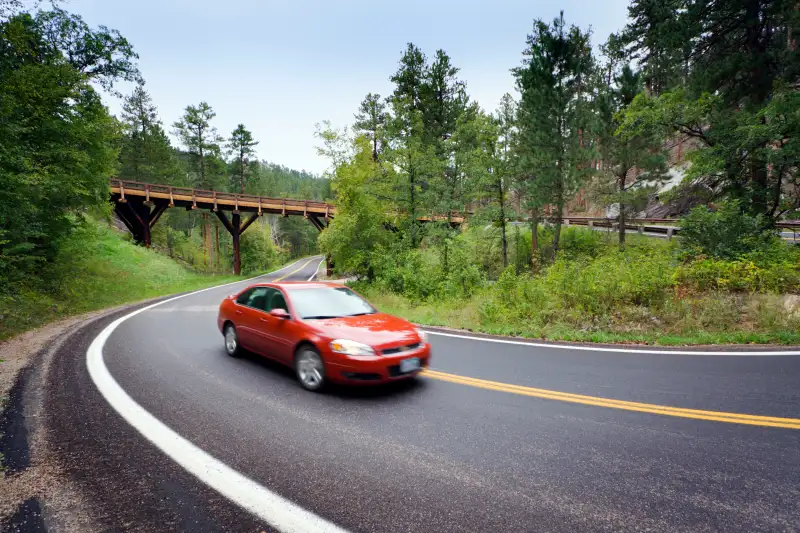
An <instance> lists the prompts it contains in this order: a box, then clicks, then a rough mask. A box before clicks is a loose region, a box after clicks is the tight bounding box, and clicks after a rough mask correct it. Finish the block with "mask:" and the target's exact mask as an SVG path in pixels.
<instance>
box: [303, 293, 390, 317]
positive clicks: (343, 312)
mask: <svg viewBox="0 0 800 533" xmlns="http://www.w3.org/2000/svg"><path fill="white" fill-rule="evenodd" d="M289 297H290V298H291V300H292V305H293V306H294V310H295V312H296V313H297V314H298V315H299V316H300V318H304V319H307V320H308V319H315V318H320V319H321V318H338V317H343V316H358V315H371V314H373V313H376V312H377V311H375V309H374V308H373V307H372V306H371V305H370V304H369V303H367V302H366V300H364V299H363V298H361V297H360V296H359V295H357V294H356V293H354V292H353V291H351V290H350V289H348V288H345V287H314V288H309V289H289Z"/></svg>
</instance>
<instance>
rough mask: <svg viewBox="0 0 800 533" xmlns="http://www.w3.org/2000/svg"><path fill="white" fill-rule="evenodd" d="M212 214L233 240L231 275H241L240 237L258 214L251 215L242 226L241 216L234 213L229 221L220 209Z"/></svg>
mask: <svg viewBox="0 0 800 533" xmlns="http://www.w3.org/2000/svg"><path fill="white" fill-rule="evenodd" d="M214 213H215V214H216V215H217V218H219V220H220V222H222V225H223V226H225V229H226V230H228V233H230V234H231V239H232V240H233V273H234V274H236V275H237V276H238V275H239V274H241V273H242V256H241V252H240V250H241V247H240V246H241V236H242V233H244V231H245V230H246V229H247V228H249V227H250V224H252V223H253V222H255V220H256V219H257V218H258V213H253V214H252V215H251V216H250V218H248V219H247V220H246V221H245V222H244V224H242V216H241V215H240V214H239V213H238V212H236V211H234V212H233V214H232V215H231V219H230V220H228V217H227V216H226V215H225V212H224V211H222V210H221V209H217V210H216V211H215V212H214Z"/></svg>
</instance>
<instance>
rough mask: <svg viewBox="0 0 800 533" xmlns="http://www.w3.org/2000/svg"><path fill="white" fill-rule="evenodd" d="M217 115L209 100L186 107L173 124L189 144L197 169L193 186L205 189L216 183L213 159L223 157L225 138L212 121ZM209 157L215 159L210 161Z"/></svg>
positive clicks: (191, 159) (176, 132)
mask: <svg viewBox="0 0 800 533" xmlns="http://www.w3.org/2000/svg"><path fill="white" fill-rule="evenodd" d="M216 115H217V114H216V113H215V112H214V110H213V109H212V108H211V106H209V105H208V103H206V102H200V104H199V105H197V106H193V105H190V106H186V111H185V112H184V114H183V117H181V119H180V120H178V121H177V122H175V123H174V124H173V128H174V132H173V133H174V134H175V136H176V137H178V138H179V139H180V140H181V142H182V143H183V144H184V146H186V149H187V150H188V152H189V154H190V156H191V157H190V162H191V168H192V170H193V171H194V179H193V180H192V185H193V186H197V187H200V188H202V189H211V188H212V187H213V186H214V185H215V183H214V182H215V181H218V180H215V179H214V177H215V176H214V174H217V175H218V174H219V172H216V173H210V172H209V166H210V165H213V164H214V161H213V159H214V158H219V156H220V153H221V152H220V143H221V142H222V141H223V139H222V137H221V136H220V135H219V134H218V133H217V129H216V128H215V127H214V126H212V125H211V121H212V120H213V119H214V117H215V116H216ZM209 158H211V159H212V161H209Z"/></svg>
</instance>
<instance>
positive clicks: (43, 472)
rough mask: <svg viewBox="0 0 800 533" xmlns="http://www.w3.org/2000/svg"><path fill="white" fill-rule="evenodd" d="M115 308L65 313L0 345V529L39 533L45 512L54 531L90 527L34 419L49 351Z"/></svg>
mask: <svg viewBox="0 0 800 533" xmlns="http://www.w3.org/2000/svg"><path fill="white" fill-rule="evenodd" d="M117 309H119V308H114V309H107V310H104V311H96V312H93V313H87V314H83V315H78V316H74V317H70V318H68V319H65V320H61V321H58V322H55V323H51V324H48V325H47V326H44V327H42V328H39V329H36V330H33V331H29V332H27V333H23V334H21V335H18V336H16V337H14V338H12V339H9V340H7V341H5V342H2V343H0V432H2V434H0V449H2V450H3V454H2V455H0V529H3V530H8V529H10V530H11V531H18V532H34V531H44V529H43V527H44V526H43V524H44V523H45V522H46V520H44V518H43V515H44V516H47V515H48V514H50V515H51V516H52V517H53V519H54V521H55V522H57V523H59V524H60V526H61V527H59V528H57V529H59V530H62V529H63V530H64V531H86V532H87V533H88V532H90V531H92V530H93V527H92V525H91V524H90V523H89V521H88V518H87V517H86V514H85V513H84V512H82V508H83V504H82V502H81V500H80V496H79V495H78V492H77V491H75V490H72V482H71V481H70V480H69V479H68V478H67V477H66V476H65V475H64V474H63V472H62V470H61V468H60V467H59V466H58V464H59V463H58V461H57V460H56V457H55V454H54V452H53V450H51V449H50V447H49V445H48V439H47V438H46V437H47V435H46V434H45V431H46V429H45V428H44V425H43V424H40V423H38V420H40V419H41V417H42V407H41V406H42V391H43V383H45V381H46V378H47V374H48V370H49V366H50V362H51V359H52V357H51V355H52V353H54V352H55V350H56V349H57V348H58V346H60V345H61V343H62V342H63V340H64V339H65V338H67V337H68V336H69V335H70V334H71V333H72V332H73V331H75V330H76V329H77V328H78V326H79V325H82V324H83V323H85V322H86V321H90V320H92V319H95V318H98V317H101V316H104V315H106V314H108V313H111V312H113V311H115V310H117Z"/></svg>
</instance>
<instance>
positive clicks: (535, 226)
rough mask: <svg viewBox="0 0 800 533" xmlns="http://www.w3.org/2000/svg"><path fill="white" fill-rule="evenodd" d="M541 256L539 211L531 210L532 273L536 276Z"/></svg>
mask: <svg viewBox="0 0 800 533" xmlns="http://www.w3.org/2000/svg"><path fill="white" fill-rule="evenodd" d="M538 255H539V211H538V209H531V272H532V273H533V274H536V272H537V270H538V264H537V263H538V261H537V258H538Z"/></svg>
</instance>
